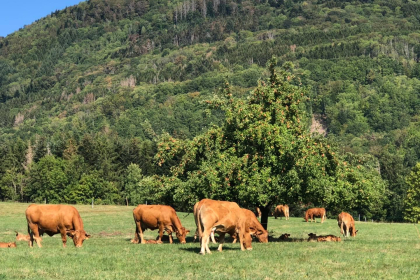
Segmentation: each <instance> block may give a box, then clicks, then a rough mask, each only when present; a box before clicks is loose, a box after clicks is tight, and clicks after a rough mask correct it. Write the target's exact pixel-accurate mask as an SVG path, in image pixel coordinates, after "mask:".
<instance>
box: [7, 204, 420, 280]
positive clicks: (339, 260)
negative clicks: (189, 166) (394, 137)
mask: <svg viewBox="0 0 420 280" xmlns="http://www.w3.org/2000/svg"><path fill="white" fill-rule="evenodd" d="M27 206H28V204H21V203H19V204H16V203H0V242H11V241H14V238H15V233H14V231H15V230H18V231H20V232H23V233H25V234H26V232H27V229H26V228H27V226H26V218H25V214H24V212H25V209H26V208H27ZM75 207H76V208H77V209H78V210H79V212H80V215H81V216H82V219H83V221H84V225H85V230H86V231H87V232H88V233H89V234H92V238H90V239H89V240H86V241H85V242H84V244H83V247H82V248H75V247H74V245H73V242H72V241H71V240H70V239H69V240H68V242H67V248H65V249H64V248H63V247H62V242H61V238H60V235H55V236H54V237H49V236H48V235H44V237H43V248H38V247H37V246H36V245H35V247H34V248H32V249H31V248H29V246H28V244H27V243H26V242H18V247H17V248H14V249H13V248H8V249H0V279H139V278H140V279H166V280H167V279H199V278H200V279H338V278H340V279H349V278H357V279H419V275H420V234H419V231H420V226H419V225H413V224H400V223H372V222H356V228H357V229H358V230H359V233H358V235H357V237H355V238H347V239H345V240H344V241H343V242H326V243H318V242H306V238H307V234H308V233H310V232H313V233H316V234H334V235H337V236H338V235H339V234H340V229H339V227H338V226H337V222H336V220H335V219H327V220H326V222H324V223H323V224H321V223H319V222H317V223H312V224H311V223H306V222H304V220H303V219H302V218H290V220H289V221H286V220H285V219H284V218H283V219H277V220H275V219H274V218H271V217H270V218H269V224H268V227H269V232H270V233H271V234H272V235H273V236H274V237H276V238H277V237H278V236H280V235H281V234H282V233H290V234H291V238H293V240H294V241H296V242H278V241H276V240H274V241H272V242H270V243H268V244H259V243H256V242H253V250H252V251H246V252H242V251H240V247H239V244H225V245H224V251H223V252H217V251H216V248H217V245H215V244H212V245H211V247H210V249H211V250H212V252H213V254H211V255H205V256H201V255H199V254H198V252H199V251H200V246H199V243H193V242H192V237H193V235H194V232H195V223H194V217H193V215H192V214H187V213H178V216H179V217H180V219H181V222H182V224H183V225H184V226H185V227H186V228H187V229H190V230H191V232H190V234H189V235H188V238H187V244H179V242H178V240H177V239H176V238H175V243H174V244H172V245H171V244H166V243H165V244H145V245H143V244H131V243H130V240H131V239H132V238H133V236H134V230H135V227H134V222H133V217H132V210H133V209H134V207H132V206H131V207H124V206H95V207H94V208H93V209H92V208H91V207H90V206H85V205H76V206H75ZM157 234H158V232H157V231H150V230H149V231H147V232H146V233H145V237H146V238H147V239H154V238H156V236H157ZM303 240H304V241H303ZM299 241H300V242H299Z"/></svg>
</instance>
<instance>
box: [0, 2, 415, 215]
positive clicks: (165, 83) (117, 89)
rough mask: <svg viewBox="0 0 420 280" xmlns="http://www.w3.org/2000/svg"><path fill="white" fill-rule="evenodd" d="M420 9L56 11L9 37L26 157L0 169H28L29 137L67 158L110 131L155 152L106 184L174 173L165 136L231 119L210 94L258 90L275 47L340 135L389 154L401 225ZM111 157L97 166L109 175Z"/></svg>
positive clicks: (89, 6)
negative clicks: (163, 161)
mask: <svg viewBox="0 0 420 280" xmlns="http://www.w3.org/2000/svg"><path fill="white" fill-rule="evenodd" d="M419 14H420V4H419V2H418V1H392V3H390V2H389V1H374V3H373V1H322V0H319V1H315V0H314V1H282V0H278V1H274V0H270V1H267V2H265V1H240V0H235V1H233V0H199V1H197V0H189V1H146V0H142V1H134V0H104V1H99V0H91V1H87V2H83V3H80V4H79V5H77V6H73V7H69V8H67V9H65V10H62V11H57V12H55V13H52V14H51V15H50V16H48V17H46V18H43V19H40V20H39V21H37V22H36V23H34V24H32V25H30V26H26V27H25V28H23V29H22V30H20V31H18V32H16V33H14V34H11V35H9V36H7V37H6V38H3V39H0V138H1V140H2V142H3V143H5V144H4V146H3V152H2V155H3V156H2V158H7V157H9V156H8V155H10V157H11V158H14V159H15V160H12V161H11V162H14V163H8V164H5V165H3V166H2V170H0V172H2V173H3V174H5V173H6V171H7V170H10V168H11V166H14V167H15V168H16V169H17V172H23V171H24V168H23V167H22V164H23V165H25V160H26V158H25V157H22V156H18V154H19V153H17V152H15V151H14V152H11V151H9V147H10V146H11V144H10V143H15V142H16V141H15V139H17V138H20V139H22V141H23V143H24V144H22V145H24V146H25V147H26V148H28V147H27V146H28V145H31V146H33V149H34V150H35V152H38V157H37V158H35V162H36V161H37V160H39V159H40V158H42V157H43V155H45V154H48V153H51V154H53V155H55V156H57V157H59V158H64V155H65V151H66V149H69V147H70V146H71V145H70V144H69V143H70V142H71V143H73V144H74V145H75V149H77V151H78V152H77V153H78V154H79V155H81V156H82V157H83V158H84V159H85V161H86V162H89V161H88V160H87V157H88V156H87V155H86V154H84V153H83V152H82V151H84V150H83V147H84V146H83V145H84V143H86V141H88V140H86V139H93V140H92V141H93V142H95V141H102V140H100V139H102V137H106V138H107V139H111V140H109V141H110V143H109V146H108V147H107V148H104V149H108V150H112V153H116V154H121V152H120V151H121V150H124V151H127V152H125V153H126V154H128V155H129V154H130V152H129V151H130V150H132V146H130V145H134V146H135V147H137V148H138V147H140V146H142V147H143V148H144V147H148V148H147V149H146V148H144V149H146V150H147V154H149V156H148V157H147V160H146V159H145V158H143V157H141V156H139V155H136V156H133V157H134V158H133V157H131V158H130V157H129V156H128V155H127V157H126V158H124V159H123V157H122V156H117V155H115V156H112V157H111V158H112V160H109V157H108V160H109V161H110V163H109V164H110V167H109V169H110V170H109V172H108V171H107V172H105V173H106V174H105V173H104V174H105V177H104V178H105V179H106V180H107V181H109V182H114V183H115V185H116V186H117V188H119V189H122V185H123V183H122V182H121V179H120V178H121V177H120V176H121V171H120V170H123V169H124V168H126V167H127V166H128V164H129V163H130V162H135V163H138V164H140V165H143V166H144V167H143V168H144V170H147V171H145V173H146V174H147V175H152V174H154V173H159V172H160V173H165V172H167V169H166V171H164V170H163V171H162V170H160V171H158V170H156V168H152V167H150V166H152V165H153V160H152V157H151V156H150V155H153V151H155V148H154V145H155V144H154V143H156V139H157V138H158V137H159V135H161V134H162V132H164V131H166V132H169V133H170V134H172V135H174V136H176V137H177V138H184V139H185V138H191V137H193V136H195V135H197V134H199V133H200V132H201V131H203V129H204V130H205V129H206V128H207V127H208V126H209V125H210V124H211V123H216V124H217V123H219V122H220V114H219V113H220V112H213V114H210V115H209V114H206V113H205V108H206V107H205V105H204V104H203V103H202V102H201V101H202V100H204V99H206V98H207V97H208V96H209V95H211V94H212V93H213V92H214V91H216V90H217V89H218V88H219V87H220V85H221V84H222V82H223V81H224V80H225V79H228V80H229V81H230V82H231V84H232V85H233V86H234V92H235V93H236V94H238V95H243V96H246V95H247V93H248V91H249V90H250V89H252V88H253V87H255V86H256V85H257V81H258V79H259V78H260V77H262V76H264V69H265V65H266V63H267V61H268V60H269V59H270V58H271V57H272V56H273V55H275V56H277V57H278V58H279V61H281V62H285V61H292V62H293V63H294V64H295V66H296V68H295V70H294V71H295V73H296V74H298V75H299V76H300V77H301V81H302V83H303V84H304V85H305V86H307V87H308V90H309V92H310V95H311V102H310V103H309V104H307V105H308V108H309V111H310V112H311V113H312V112H313V113H317V114H319V115H321V116H322V118H323V119H325V121H326V123H327V127H328V132H329V134H328V137H330V138H331V139H333V140H334V141H336V142H337V143H339V145H340V146H342V147H343V148H342V149H343V151H345V152H352V153H356V154H363V153H369V154H372V155H374V156H375V157H376V158H377V159H378V162H379V164H380V169H381V172H382V175H383V177H384V178H386V179H388V180H389V182H390V195H389V197H390V205H391V204H397V205H398V206H397V207H396V209H395V211H394V210H392V211H389V213H388V217H390V218H395V219H400V218H401V216H400V215H401V209H400V208H401V207H402V199H403V197H404V195H405V190H406V185H405V182H404V176H405V175H406V174H407V173H408V171H409V169H410V168H411V167H413V166H414V165H415V163H416V162H417V161H418V160H419V157H420V152H419V151H420V147H419V146H420V144H419V143H420V134H419V132H418V131H419V130H418V127H419V113H418V112H419V109H420V94H419V92H420V81H419V78H420V66H419V63H418V62H419V55H420V33H419V32H418V30H419V27H420V17H419ZM89 137H91V138H89ZM95 139H96V140H95ZM28 141H30V144H28ZM84 141H85V142H84ZM89 141H90V140H89ZM133 141H134V142H135V143H137V144H133V143H134V142H133ZM136 141H137V142H136ZM42 143H43V144H42ZM95 143H96V142H95ZM130 143H131V144H130ZM147 143H149V144H147ZM16 145H17V144H16ZM130 147H131V148H130ZM16 149H17V148H16ZM16 149H15V150H16ZM85 150H86V149H85ZM97 153H98V157H99V158H101V155H102V156H103V154H104V152H103V151H102V152H101V151H98V152H97ZM105 158H107V157H105ZM102 161H105V159H101V160H100V162H101V163H98V164H97V165H95V164H89V168H90V169H91V170H97V171H98V170H99V172H100V173H103V170H102V169H103V167H102V166H103V165H102ZM92 162H93V161H92ZM145 162H147V164H146V163H145ZM146 166H149V167H147V168H146ZM166 168H168V167H166ZM3 197H4V196H3Z"/></svg>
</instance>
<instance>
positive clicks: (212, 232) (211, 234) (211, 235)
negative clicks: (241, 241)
mask: <svg viewBox="0 0 420 280" xmlns="http://www.w3.org/2000/svg"><path fill="white" fill-rule="evenodd" d="M215 230H216V228H212V229H211V232H210V238H211V242H213V244H217V242H216V239H215V238H214V231H215Z"/></svg>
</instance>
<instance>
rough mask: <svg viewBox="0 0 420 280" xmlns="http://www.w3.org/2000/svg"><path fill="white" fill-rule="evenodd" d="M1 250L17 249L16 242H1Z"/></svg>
mask: <svg viewBox="0 0 420 280" xmlns="http://www.w3.org/2000/svg"><path fill="white" fill-rule="evenodd" d="M0 248H16V242H13V243H12V242H0Z"/></svg>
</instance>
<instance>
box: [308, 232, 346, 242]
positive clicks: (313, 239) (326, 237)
mask: <svg viewBox="0 0 420 280" xmlns="http://www.w3.org/2000/svg"><path fill="white" fill-rule="evenodd" d="M308 235H309V238H308V242H330V241H341V238H340V237H337V236H335V235H331V234H330V235H318V236H317V235H316V234H315V233H309V234H308Z"/></svg>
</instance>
